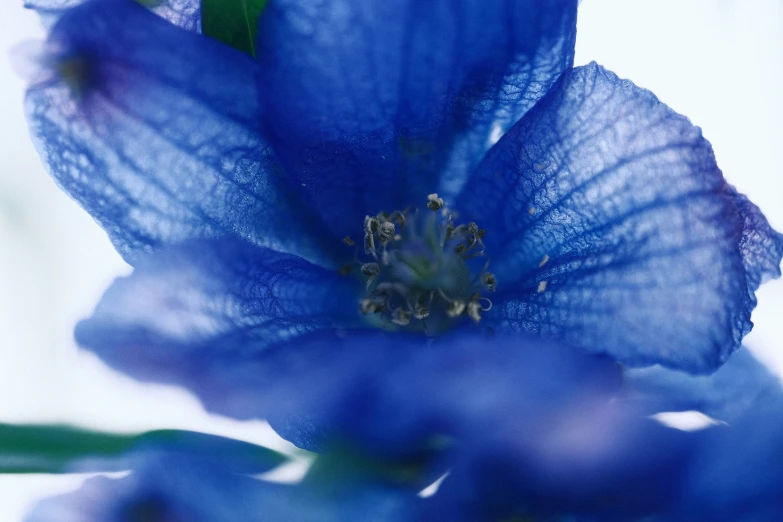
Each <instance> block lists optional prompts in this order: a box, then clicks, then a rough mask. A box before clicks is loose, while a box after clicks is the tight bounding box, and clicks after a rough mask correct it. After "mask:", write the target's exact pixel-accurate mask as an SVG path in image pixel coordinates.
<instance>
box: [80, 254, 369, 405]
mask: <svg viewBox="0 0 783 522" xmlns="http://www.w3.org/2000/svg"><path fill="white" fill-rule="evenodd" d="M360 290H361V287H360V285H356V283H355V281H353V280H352V279H348V278H345V277H342V276H340V275H338V274H337V273H336V272H331V271H328V270H326V269H323V268H320V267H317V266H315V265H312V264H310V263H308V262H307V261H304V260H303V259H301V258H298V257H295V256H291V255H288V254H280V253H277V252H274V251H271V250H267V249H263V248H259V247H256V246H254V245H251V244H249V243H244V242H240V241H236V240H228V239H222V240H210V241H197V242H192V243H188V244H184V245H181V246H177V247H171V248H169V249H164V250H162V251H160V252H157V253H156V254H153V255H151V256H150V257H149V258H147V259H145V260H143V261H142V262H140V263H139V265H138V266H137V267H136V269H135V270H134V272H133V274H131V275H130V276H128V277H127V278H120V279H118V280H117V281H115V283H114V284H113V285H112V286H111V287H110V288H109V290H108V291H107V292H106V294H105V295H104V297H103V298H102V300H101V301H100V303H99V304H98V306H97V308H96V310H95V312H94V313H93V315H92V317H90V318H89V319H87V320H85V321H82V322H81V323H79V325H77V328H76V338H77V341H78V342H79V344H80V345H82V346H83V347H85V348H87V349H89V350H91V351H93V352H95V353H96V354H97V355H98V356H100V357H101V358H102V359H103V360H104V361H106V362H107V363H108V364H109V365H111V366H113V367H115V368H117V369H119V370H120V371H123V372H125V373H127V374H129V375H131V376H134V377H136V378H140V379H144V380H154V381H157V382H166V383H173V384H178V385H183V386H185V387H187V388H189V389H191V390H192V391H193V392H195V393H196V394H197V395H198V396H199V397H200V398H201V399H202V400H203V401H204V402H205V403H206V404H207V406H208V407H210V408H213V409H216V410H218V411H221V412H222V413H226V414H229V415H234V416H237V417H252V416H259V413H258V411H257V410H254V409H252V408H251V407H250V406H248V404H253V402H254V401H261V400H264V396H263V392H264V386H265V384H266V383H265V380H264V379H265V378H270V379H271V378H272V377H274V375H269V374H263V373H262V372H256V371H255V368H254V365H255V364H257V363H256V359H260V358H263V357H264V353H265V352H266V351H267V350H269V349H271V348H272V347H274V346H278V345H280V346H281V349H284V350H288V349H289V348H290V349H295V346H296V345H295V343H296V341H297V339H299V338H300V337H303V336H305V335H307V334H309V333H312V332H317V331H322V330H326V331H328V332H334V331H336V330H337V329H339V328H341V327H342V328H350V327H352V326H355V325H357V322H358V321H359V320H360V319H361V316H360V315H359V313H358V312H357V310H356V308H357V304H356V303H357V296H356V292H358V291H360ZM256 396H257V397H256ZM261 415H263V412H261Z"/></svg>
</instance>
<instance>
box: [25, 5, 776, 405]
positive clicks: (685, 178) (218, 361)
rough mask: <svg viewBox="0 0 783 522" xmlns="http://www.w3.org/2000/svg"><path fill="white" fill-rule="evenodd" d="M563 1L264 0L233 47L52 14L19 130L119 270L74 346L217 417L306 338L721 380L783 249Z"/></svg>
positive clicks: (255, 388) (134, 10)
mask: <svg viewBox="0 0 783 522" xmlns="http://www.w3.org/2000/svg"><path fill="white" fill-rule="evenodd" d="M40 5H41V4H39V6H40ZM575 13H576V2H575V1H574V0H549V1H544V0H528V1H524V2H518V1H517V2H512V1H510V0H509V1H501V0H498V1H494V2H486V1H481V2H479V1H461V2H457V1H455V0H441V1H439V2H436V3H435V4H433V5H432V6H430V8H429V9H427V10H425V9H423V8H422V7H421V6H420V4H418V3H417V2H413V1H403V0H400V1H397V2H376V3H372V4H366V3H363V2H357V1H355V0H334V1H331V2H321V3H308V2H304V3H303V2H294V1H292V0H281V1H277V2H273V3H271V4H270V6H269V7H268V9H267V10H266V11H265V13H264V15H263V16H262V18H261V21H260V32H259V40H258V45H257V47H258V49H259V52H258V59H257V60H255V61H254V60H253V59H251V58H250V57H249V56H247V55H245V54H243V53H240V52H238V51H235V50H233V49H231V48H228V47H227V46H225V45H223V44H221V43H219V42H217V41H215V40H212V39H210V38H207V37H205V36H203V35H201V34H198V33H197V32H195V31H188V30H183V29H181V28H178V27H176V26H175V25H172V24H171V23H169V22H167V21H165V20H163V19H161V18H159V17H157V16H155V15H154V14H151V13H150V12H149V11H148V10H146V9H144V8H142V7H141V6H139V5H138V4H136V3H133V2H129V1H127V0H103V1H98V0H95V1H92V2H87V3H85V4H83V5H81V6H78V7H75V8H73V9H70V10H68V11H66V12H65V13H64V14H63V15H62V17H61V18H60V20H59V22H58V23H57V25H56V26H55V27H54V29H53V30H52V32H51V35H50V38H49V42H48V45H49V48H50V50H51V51H50V52H51V61H52V70H53V71H54V74H53V76H52V78H50V79H49V80H48V81H45V82H41V83H39V84H36V85H33V86H31V88H30V90H29V92H28V96H27V107H28V114H29V119H30V124H31V128H32V132H33V135H34V139H35V141H36V143H37V146H38V148H39V151H40V153H41V155H42V157H43V158H44V161H45V163H46V165H47V167H48V169H49V171H50V172H51V174H52V175H53V176H54V178H55V179H56V180H57V182H58V183H59V184H60V185H61V186H62V187H63V188H64V189H65V190H66V191H67V192H68V193H70V194H71V195H72V196H73V197H74V198H75V199H77V200H78V201H79V203H80V204H81V205H82V206H84V208H85V209H86V210H87V211H88V212H90V213H91V214H92V215H93V216H94V217H95V219H96V220H97V221H98V222H99V223H100V224H101V225H102V226H103V227H104V228H105V229H106V230H107V232H108V233H109V235H110V237H111V239H112V241H113V242H114V244H115V245H116V247H117V248H118V250H119V251H120V252H121V253H122V254H123V256H124V257H125V258H126V260H128V261H129V262H130V263H131V264H133V265H134V266H135V271H134V273H133V275H132V276H130V277H129V278H127V279H121V280H119V281H117V282H116V283H115V284H114V285H113V287H112V288H111V289H110V290H109V291H108V292H107V294H106V295H105V297H104V298H103V300H102V302H101V303H100V304H99V305H98V307H97V309H96V311H95V314H94V315H93V316H92V317H91V318H90V319H88V320H87V321H85V322H83V323H81V324H80V325H79V327H78V329H77V339H78V341H79V342H80V344H81V345H82V346H84V347H86V348H88V349H90V350H93V351H95V352H96V353H98V354H99V355H100V356H101V357H102V358H103V359H104V360H106V361H107V362H108V363H109V364H111V365H113V366H116V367H118V368H119V369H121V370H122V371H125V372H127V373H130V374H131V375H134V376H136V377H139V378H142V379H153V380H157V381H165V382H171V383H177V384H181V385H185V386H187V387H189V388H190V389H192V390H193V391H194V392H195V393H197V394H198V395H199V397H200V398H201V399H202V400H204V401H205V403H206V404H207V405H208V406H209V407H210V408H213V409H215V410H218V411H221V412H223V413H229V414H232V415H235V416H237V417H251V416H258V415H261V416H264V415H266V414H267V413H268V412H265V411H259V410H257V409H256V408H254V407H253V404H254V402H255V399H254V397H256V396H259V395H261V394H262V392H263V390H264V386H265V383H263V382H262V381H261V380H259V379H258V378H257V376H256V375H253V374H252V368H256V367H257V366H258V365H262V361H263V359H264V358H265V357H266V354H267V353H269V352H271V351H274V350H286V351H292V352H295V351H296V350H298V349H299V348H301V346H302V345H303V343H305V342H306V339H308V338H309V336H311V335H318V334H323V335H324V336H326V337H329V336H341V335H342V336H344V335H351V336H354V335H356V336H361V337H362V338H365V339H366V340H367V341H366V342H367V344H372V343H374V342H376V341H374V340H373V339H375V337H374V335H373V334H370V333H369V332H373V331H378V332H382V333H381V334H379V335H382V336H383V335H391V336H394V338H395V339H396V340H397V342H399V343H400V344H402V343H404V342H411V343H414V345H418V344H421V343H426V339H427V338H428V337H425V335H423V334H422V331H424V332H425V333H427V334H428V335H429V336H433V335H441V334H443V335H441V337H442V338H443V339H444V341H445V342H452V341H453V340H455V339H458V338H459V337H460V336H464V335H467V334H466V333H465V332H468V331H470V330H471V329H473V330H476V329H478V330H490V331H494V332H497V333H503V332H522V333H529V334H538V335H541V336H545V337H558V338H561V339H565V340H567V341H568V342H570V343H572V344H574V345H577V346H579V347H581V348H583V349H585V350H587V351H589V352H594V353H605V354H608V355H610V356H611V357H613V358H615V359H616V360H618V361H621V362H623V363H625V364H627V365H631V366H644V365H650V364H661V365H663V366H666V367H669V368H673V369H679V370H684V371H688V372H696V373H703V372H709V371H712V370H714V369H715V368H717V367H719V366H720V365H721V364H722V363H723V362H725V361H726V360H727V358H728V357H729V356H730V354H731V353H732V352H733V351H734V350H736V349H737V348H738V347H739V346H740V342H741V339H742V337H743V336H744V335H745V334H747V332H748V331H749V330H750V328H751V324H752V323H751V322H750V312H751V310H752V308H753V307H754V306H755V295H754V292H755V290H756V289H757V287H758V286H759V284H760V283H761V282H762V281H764V280H765V279H768V278H770V277H777V276H778V275H779V274H780V269H779V264H780V259H781V256H782V255H783V236H781V235H780V234H778V233H777V232H775V231H774V230H772V229H771V228H770V226H769V224H768V223H767V222H766V220H765V219H764V217H763V215H762V214H761V213H760V211H759V209H758V208H757V207H755V206H754V205H753V204H752V203H750V202H749V201H748V200H747V198H745V197H744V196H742V195H739V194H738V193H737V192H736V191H735V190H734V188H733V187H731V186H730V185H728V184H727V183H726V181H725V180H724V178H723V176H722V174H721V172H720V170H719V169H718V167H717V165H716V164H715V159H714V156H713V153H712V149H711V147H710V145H709V143H708V142H707V141H706V140H705V139H704V138H703V137H702V135H701V132H700V130H699V129H698V128H697V127H694V126H693V125H692V124H691V123H690V122H689V121H688V120H687V119H686V118H685V117H683V116H680V115H678V114H676V113H675V112H674V111H672V110H671V109H670V108H668V107H667V106H666V105H664V104H663V103H661V102H660V101H659V100H658V99H657V98H656V97H655V96H654V95H653V94H651V93H650V92H648V91H645V90H643V89H640V88H638V87H636V86H635V85H633V84H632V83H630V82H628V81H625V80H620V79H618V78H617V77H616V76H615V75H614V74H612V73H611V72H609V71H606V70H605V69H603V68H602V67H600V66H598V65H596V64H591V65H588V66H585V67H578V68H573V69H572V68H571V65H572V61H573V44H574V34H575ZM150 253H152V255H150ZM487 261H489V263H488V264H487ZM471 323H476V324H477V325H478V326H473V325H472V324H471ZM395 330H396V331H395ZM404 332H405V333H407V334H414V333H416V332H418V334H417V335H418V336H416V335H413V337H411V336H410V335H404V334H403V333H404ZM364 336H367V337H364ZM404 339H409V341H404ZM410 339H417V340H410ZM378 342H380V341H378ZM344 363H345V364H351V363H350V361H345V362H344Z"/></svg>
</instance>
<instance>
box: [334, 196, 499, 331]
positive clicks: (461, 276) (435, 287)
mask: <svg viewBox="0 0 783 522" xmlns="http://www.w3.org/2000/svg"><path fill="white" fill-rule="evenodd" d="M426 206H427V209H429V210H423V212H421V213H420V212H419V211H418V210H416V211H413V212H410V211H409V210H403V211H394V212H392V213H391V214H388V213H386V212H381V213H379V214H378V215H376V216H374V217H371V216H367V217H365V218H364V230H363V232H364V255H365V257H366V259H365V260H364V261H360V260H359V259H358V258H357V259H356V262H357V263H358V264H359V265H361V270H360V271H361V274H362V276H363V278H364V280H365V282H366V290H367V294H366V295H365V297H364V298H362V299H361V300H360V301H359V311H360V312H361V313H362V315H370V316H374V317H376V318H377V320H378V321H379V322H380V323H381V325H385V326H391V325H396V326H395V327H403V328H406V329H411V330H419V331H424V332H425V333H427V334H436V333H439V332H441V331H443V330H444V329H446V328H448V327H449V326H451V325H452V324H453V323H454V322H455V321H456V320H458V319H459V318H460V317H461V316H463V315H466V316H468V317H470V318H471V319H472V320H473V321H474V322H475V323H478V322H479V321H480V320H481V313H482V312H487V311H489V309H490V308H491V307H492V302H491V301H490V300H489V299H487V298H486V297H482V295H481V294H482V292H485V291H489V292H492V291H494V290H495V286H496V281H495V276H494V275H493V274H491V273H490V272H488V271H487V267H488V266H489V261H486V262H485V263H484V264H483V265H482V264H481V262H480V260H479V261H478V262H477V259H478V258H481V257H485V254H484V243H483V242H482V238H483V237H484V236H485V234H486V231H485V230H483V229H480V228H479V227H478V225H476V223H473V222H470V223H467V224H456V223H455V222H454V221H453V217H454V214H453V213H452V212H451V211H450V210H449V209H448V208H447V207H446V206H445V205H444V203H443V199H441V198H439V197H438V195H437V194H430V195H429V196H428V197H427V205H426ZM343 242H345V243H346V244H347V245H354V244H355V243H354V242H353V241H352V240H351V238H350V237H346V238H345V239H344V240H343ZM479 267H481V268H479ZM474 273H477V275H475V276H473V274H474Z"/></svg>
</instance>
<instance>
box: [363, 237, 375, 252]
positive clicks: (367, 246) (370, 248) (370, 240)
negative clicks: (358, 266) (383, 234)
mask: <svg viewBox="0 0 783 522" xmlns="http://www.w3.org/2000/svg"><path fill="white" fill-rule="evenodd" d="M364 253H365V254H371V255H372V256H373V257H374V256H375V236H373V235H372V234H371V233H369V232H368V233H366V234H364Z"/></svg>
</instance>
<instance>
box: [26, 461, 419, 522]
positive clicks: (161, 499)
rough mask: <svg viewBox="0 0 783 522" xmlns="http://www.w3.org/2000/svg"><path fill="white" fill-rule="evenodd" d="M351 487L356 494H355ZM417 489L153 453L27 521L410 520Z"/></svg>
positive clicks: (45, 504) (45, 505)
mask: <svg viewBox="0 0 783 522" xmlns="http://www.w3.org/2000/svg"><path fill="white" fill-rule="evenodd" d="M349 493H350V494H349ZM417 502H418V499H417V498H416V496H415V495H414V494H412V493H407V492H399V491H394V490H389V489H380V488H362V489H357V490H355V491H350V492H340V491H337V492H335V491H334V490H325V489H320V488H317V487H315V486H311V485H298V486H288V485H281V484H271V483H267V482H262V481H260V480H256V479H253V478H250V477H247V476H242V475H236V474H232V473H229V472H226V471H225V470H223V469H221V468H219V467H215V466H205V465H203V463H200V462H198V461H197V460H194V459H189V458H182V457H174V456H171V455H166V454H165V453H164V454H158V453H152V454H146V455H141V456H139V457H137V462H136V466H135V469H134V470H133V473H132V474H131V475H129V476H127V477H123V478H120V479H111V478H107V477H97V478H93V479H90V480H89V481H87V482H86V483H85V484H84V486H82V488H81V489H79V490H78V491H76V492H73V493H68V494H66V495H61V496H58V497H53V498H50V499H46V500H44V501H42V502H40V503H39V504H38V505H37V506H36V507H35V508H34V509H33V511H32V512H31V513H30V514H29V515H28V516H27V518H26V519H25V521H26V522H191V521H200V522H237V521H240V520H241V521H243V522H244V521H247V522H253V521H258V522H261V521H285V520H291V521H294V520H295V521H297V522H338V521H339V522H353V521H356V522H360V521H361V522H364V521H366V520H374V521H378V522H397V521H399V520H410V519H411V518H410V515H411V512H412V509H413V506H414V505H415V504H416V503H417Z"/></svg>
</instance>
